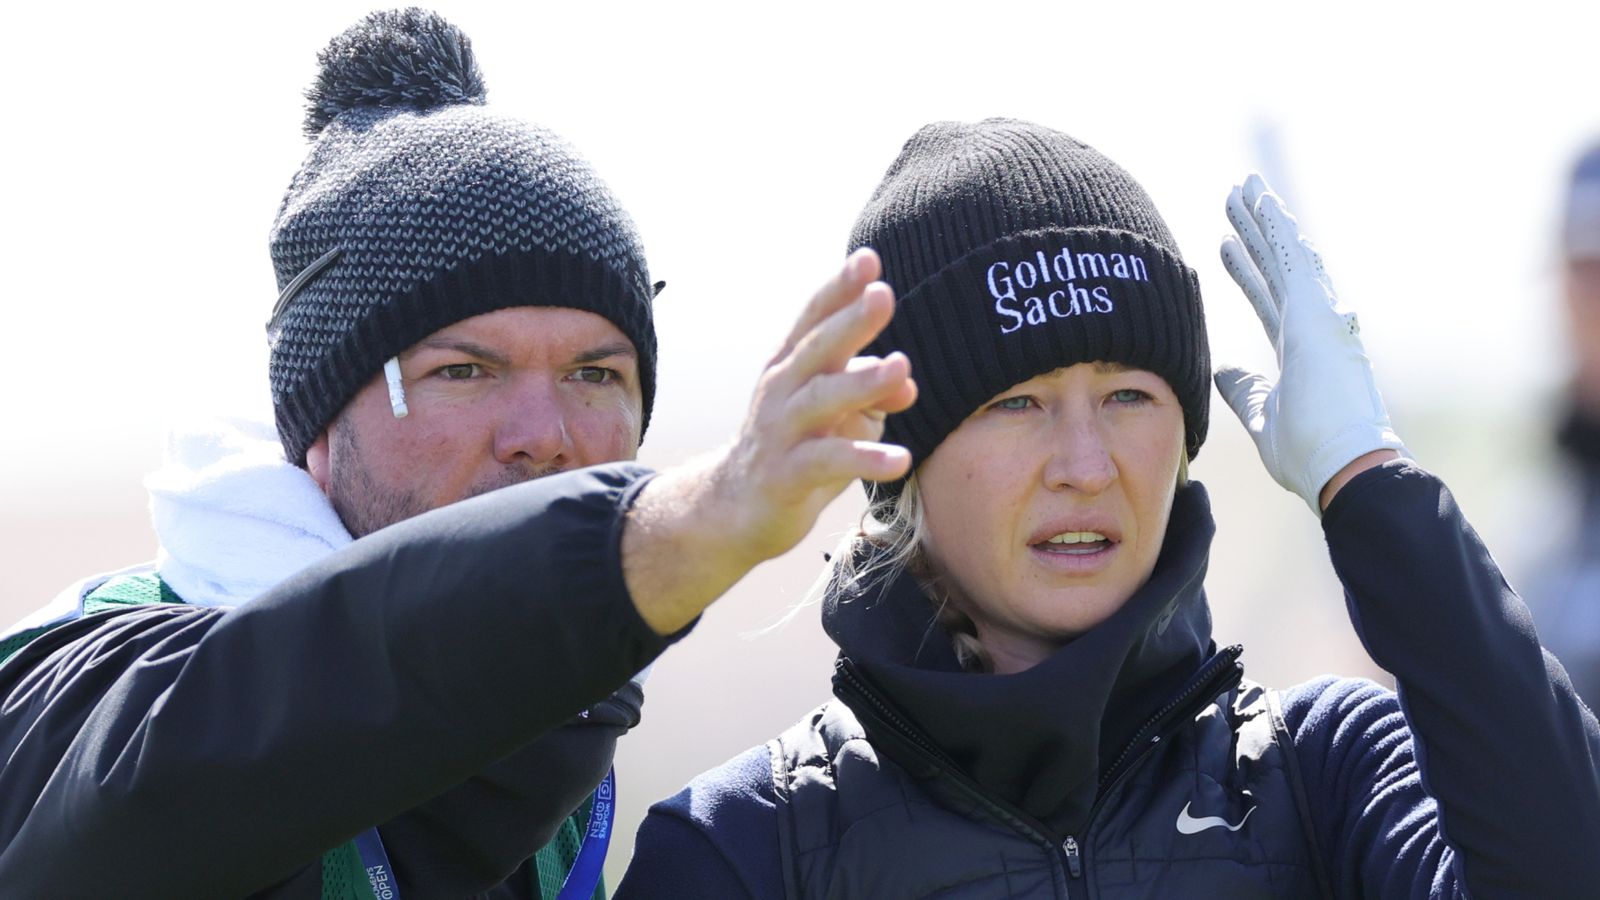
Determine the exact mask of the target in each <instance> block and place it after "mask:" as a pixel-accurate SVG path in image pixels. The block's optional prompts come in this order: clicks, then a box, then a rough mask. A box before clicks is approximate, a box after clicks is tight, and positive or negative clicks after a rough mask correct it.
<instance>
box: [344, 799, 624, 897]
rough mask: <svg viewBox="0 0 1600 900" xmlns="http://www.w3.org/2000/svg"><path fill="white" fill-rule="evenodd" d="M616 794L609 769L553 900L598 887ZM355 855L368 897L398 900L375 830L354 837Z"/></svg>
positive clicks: (589, 892) (589, 893)
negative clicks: (573, 855)
mask: <svg viewBox="0 0 1600 900" xmlns="http://www.w3.org/2000/svg"><path fill="white" fill-rule="evenodd" d="M616 794H617V770H616V769H614V768H613V769H611V770H609V771H607V772H606V777H605V779H604V780H602V781H601V782H600V786H599V787H597V788H595V791H594V795H593V797H592V798H591V803H590V805H589V827H588V828H587V829H586V830H585V831H584V833H583V841H582V842H581V843H580V844H579V845H578V855H577V856H576V857H575V858H574V859H573V860H572V868H571V869H568V870H567V879H566V881H563V882H562V883H561V892H560V893H558V894H556V900H585V898H588V897H590V896H593V894H594V889H595V887H596V886H597V885H599V884H600V873H601V869H602V868H603V867H604V866H605V862H606V851H607V850H608V849H610V847H611V820H612V819H613V818H615V817H616V813H617V798H616ZM356 853H358V854H359V855H360V856H361V866H362V868H363V869H365V870H366V872H367V883H368V884H370V885H372V895H373V896H374V897H376V898H378V900H400V886H399V885H398V884H396V883H395V880H394V866H392V865H390V864H389V854H388V853H387V852H386V851H385V850H384V849H383V839H382V838H380V837H379V836H378V829H376V828H368V829H367V830H366V831H363V832H362V833H361V834H359V835H357V836H356Z"/></svg>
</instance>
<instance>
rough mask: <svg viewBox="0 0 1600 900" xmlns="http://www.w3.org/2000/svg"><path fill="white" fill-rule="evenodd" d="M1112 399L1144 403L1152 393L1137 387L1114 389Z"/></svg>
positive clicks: (1119, 401) (1121, 401)
mask: <svg viewBox="0 0 1600 900" xmlns="http://www.w3.org/2000/svg"><path fill="white" fill-rule="evenodd" d="M1111 399H1112V400H1113V401H1114V402H1116V403H1142V402H1144V401H1146V400H1149V399H1150V395H1149V394H1146V393H1145V392H1144V391H1141V390H1137V389H1135V388H1123V389H1122V390H1120V391H1113V392H1112V393H1111Z"/></svg>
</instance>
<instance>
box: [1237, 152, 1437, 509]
mask: <svg viewBox="0 0 1600 900" xmlns="http://www.w3.org/2000/svg"><path fill="white" fill-rule="evenodd" d="M1228 220H1229V221H1230V222H1232V223H1233V228H1234V231H1236V232H1238V235H1239V237H1238V238H1237V239H1235V238H1234V237H1233V236H1232V235H1229V236H1228V237H1225V238H1223V239H1222V263H1223V265H1225V266H1227V268H1228V274H1229V275H1232V276H1233V280H1234V281H1235V282H1237V283H1238V285H1239V288H1240V289H1241V290H1243V291H1244V295H1245V296H1246V297H1248V298H1249V300H1250V303H1251V305H1252V306H1254V307H1255V309H1256V315H1258V316H1260V317H1261V324H1262V326H1263V327H1265V328H1266V331H1267V338H1268V339H1270V340H1271V341H1272V346H1273V347H1274V348H1275V349H1276V350H1277V354H1278V381H1277V383H1276V384H1274V383H1273V382H1272V381H1270V380H1269V379H1268V378H1267V377H1266V376H1264V375H1260V374H1257V373H1255V372H1249V371H1246V370H1244V369H1240V368H1235V367H1232V366H1225V367H1223V368H1220V369H1218V370H1217V372H1216V383H1217V390H1218V391H1220V392H1221V393H1222V397H1223V399H1225V400H1227V401H1228V405H1229V406H1230V407H1232V408H1233V412H1234V414H1235V415H1237V416H1238V417H1239V421H1240V422H1243V423H1244V427H1245V430H1247V431H1249V432H1250V437H1251V438H1253V439H1254V440H1255V442H1256V449H1257V450H1259V451H1260V452H1261V461H1262V462H1264V463H1266V466H1267V471H1268V472H1269V473H1271V475H1272V477H1273V479H1275V480H1276V481H1277V482H1278V483H1279V484H1281V485H1283V486H1284V487H1286V488H1288V489H1289V490H1291V491H1293V492H1294V493H1296V494H1298V495H1300V497H1301V498H1302V499H1304V500H1305V501H1306V503H1307V504H1308V505H1310V507H1311V511H1312V512H1314V513H1316V514H1317V515H1318V516H1319V517H1320V516H1321V515H1322V507H1321V504H1320V503H1319V495H1320V494H1321V493H1322V489H1323V487H1324V486H1326V485H1327V483H1328V482H1329V480H1331V479H1332V478H1333V476H1334V475H1336V474H1338V472H1339V470H1340V469H1343V468H1344V467H1345V466H1346V465H1348V464H1349V463H1350V462H1351V461H1353V460H1355V459H1357V458H1358V457H1360V456H1362V455H1364V454H1367V453H1370V452H1372V451H1374V450H1381V449H1385V448H1387V449H1392V450H1398V451H1400V453H1401V455H1403V456H1409V455H1410V454H1409V453H1407V452H1406V450H1405V447H1404V446H1403V445H1402V444H1401V443H1400V438H1399V437H1397V436H1396V435H1395V433H1394V429H1393V428H1392V427H1391V426H1390V424H1389V414H1388V412H1387V411H1385V409H1384V407H1383V398H1382V397H1380V396H1378V388H1377V386H1376V385H1375V384H1373V380H1372V364H1371V363H1370V362H1368V360H1367V355H1366V353H1365V352H1363V350H1362V348H1361V337H1360V334H1361V328H1360V326H1359V325H1358V324H1357V321H1356V314H1355V312H1354V311H1352V310H1351V309H1350V308H1349V307H1348V306H1345V305H1344V304H1342V303H1340V302H1339V299H1338V298H1337V297H1335V296H1334V294H1333V284H1332V282H1330V281H1329V280H1328V276H1327V273H1325V272H1324V271H1323V269H1322V258H1321V257H1320V256H1318V255H1317V252H1316V250H1314V249H1312V247H1311V242H1310V241H1307V240H1306V239H1305V238H1303V237H1301V236H1300V227H1299V223H1298V222H1296V221H1295V218H1294V216H1292V215H1290V214H1289V211H1288V210H1286V209H1284V208H1283V202H1282V201H1281V200H1279V199H1278V196H1277V195H1276V194H1273V193H1271V189H1270V188H1268V187H1267V184H1266V182H1265V181H1263V180H1262V179H1261V176H1259V175H1251V176H1250V177H1248V178H1246V179H1245V182H1244V187H1243V188H1239V187H1235V188H1234V189H1233V192H1232V193H1230V194H1229V195H1228Z"/></svg>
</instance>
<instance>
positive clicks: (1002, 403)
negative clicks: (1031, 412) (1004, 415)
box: [989, 396, 1033, 410]
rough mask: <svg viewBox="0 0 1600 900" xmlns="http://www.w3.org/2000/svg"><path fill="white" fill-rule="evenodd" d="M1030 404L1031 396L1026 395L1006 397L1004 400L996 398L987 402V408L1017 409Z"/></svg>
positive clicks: (1031, 401)
mask: <svg viewBox="0 0 1600 900" xmlns="http://www.w3.org/2000/svg"><path fill="white" fill-rule="evenodd" d="M1032 404H1033V398H1032V397H1027V396H1018V397H1007V398H1005V399H1004V400H996V401H995V402H993V403H991V404H989V408H990V409H1008V410H1018V409H1027V408H1028V407H1029V406H1031V405H1032Z"/></svg>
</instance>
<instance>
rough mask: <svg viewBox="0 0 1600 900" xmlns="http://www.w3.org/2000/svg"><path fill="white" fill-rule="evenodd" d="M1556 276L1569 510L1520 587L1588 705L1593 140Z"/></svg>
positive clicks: (1599, 684) (1596, 545) (1596, 522)
mask: <svg viewBox="0 0 1600 900" xmlns="http://www.w3.org/2000/svg"><path fill="white" fill-rule="evenodd" d="M1561 280H1562V293H1563V295H1564V296H1563V304H1562V305H1563V307H1564V311H1565V316H1566V326H1567V327H1566V329H1565V330H1566V332H1567V334H1568V336H1569V337H1568V340H1569V341H1570V344H1571V348H1572V353H1573V356H1574V360H1573V372H1572V382H1571V388H1570V391H1569V393H1568V397H1567V401H1566V402H1567V405H1566V411H1565V412H1564V413H1563V415H1562V417H1561V418H1560V419H1559V422H1558V426H1557V429H1556V435H1555V439H1556V445H1557V447H1558V448H1559V450H1560V456H1561V464H1562V466H1563V467H1564V468H1565V470H1566V471H1564V472H1562V473H1561V480H1562V483H1563V486H1564V488H1565V489H1564V490H1563V492H1562V493H1563V495H1564V496H1565V498H1566V499H1567V501H1568V503H1569V504H1570V505H1569V506H1568V508H1567V509H1561V510H1552V511H1550V512H1551V513H1552V514H1551V515H1550V516H1549V517H1548V518H1546V519H1545V520H1546V521H1550V522H1556V523H1559V527H1554V528H1551V529H1549V531H1548V532H1547V535H1548V537H1549V539H1550V541H1551V542H1552V543H1551V545H1550V548H1549V550H1548V552H1547V554H1546V555H1545V556H1543V557H1542V558H1541V559H1540V561H1539V564H1537V565H1535V566H1533V567H1532V574H1531V576H1530V579H1529V582H1528V586H1527V594H1528V603H1529V605H1530V606H1531V607H1532V608H1533V611H1534V617H1535V619H1536V620H1537V621H1538V624H1539V635H1540V636H1541V637H1542V638H1543V639H1544V641H1545V644H1546V645H1547V646H1548V647H1549V648H1550V649H1551V650H1552V651H1554V652H1555V654H1556V655H1557V656H1559V657H1560V658H1561V661H1562V662H1563V663H1564V664H1565V665H1566V667H1567V672H1568V673H1569V674H1570V675H1571V676H1572V682H1573V685H1574V686H1575V687H1576V688H1577V690H1578V694H1579V696H1581V697H1582V698H1583V699H1584V701H1585V702H1587V703H1588V704H1589V706H1591V707H1594V706H1596V705H1600V142H1597V143H1595V144H1593V145H1591V146H1590V147H1589V149H1588V150H1587V151H1586V152H1585V153H1584V154H1583V155H1582V156H1580V157H1579V158H1578V162H1577V165H1576V166H1575V167H1574V168H1573V170H1572V180H1571V183H1570V185H1569V186H1568V190H1567V194H1566V209H1565V212H1564V215H1563V218H1562V227H1561Z"/></svg>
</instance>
